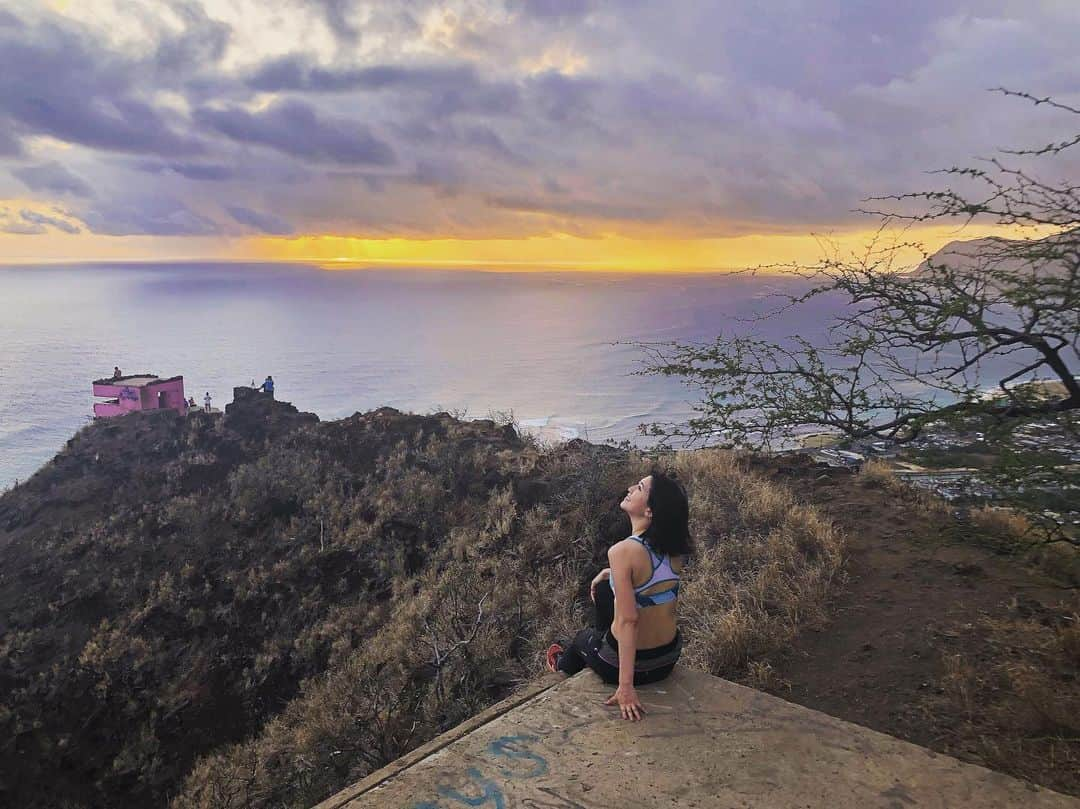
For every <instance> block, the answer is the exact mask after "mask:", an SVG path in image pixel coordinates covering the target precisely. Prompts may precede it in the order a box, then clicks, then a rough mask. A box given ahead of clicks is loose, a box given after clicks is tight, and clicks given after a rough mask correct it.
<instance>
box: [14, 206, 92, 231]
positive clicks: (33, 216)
mask: <svg viewBox="0 0 1080 809" xmlns="http://www.w3.org/2000/svg"><path fill="white" fill-rule="evenodd" d="M20 216H22V218H23V221H24V222H29V223H30V224H31V225H41V226H44V225H49V226H50V227H54V228H56V229H57V230H59V231H61V232H63V233H68V234H71V235H74V234H76V233H82V229H81V228H80V227H78V226H77V225H73V224H71V222H67V221H65V220H63V219H58V218H57V217H55V216H46V215H45V214H41V213H38V212H37V211H27V210H24V211H20Z"/></svg>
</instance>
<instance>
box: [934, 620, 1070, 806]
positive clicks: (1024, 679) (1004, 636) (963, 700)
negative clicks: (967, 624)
mask: <svg viewBox="0 0 1080 809" xmlns="http://www.w3.org/2000/svg"><path fill="white" fill-rule="evenodd" d="M1015 608H1016V605H1014V609H1015ZM972 631H973V632H975V633H977V635H978V636H979V637H980V638H981V639H982V640H983V641H984V643H985V648H986V650H987V651H986V652H985V653H981V654H980V655H979V657H978V659H969V658H966V657H964V656H963V655H959V654H951V655H946V656H945V658H944V659H943V672H942V677H941V685H942V686H943V688H944V692H945V695H946V696H947V697H948V698H949V699H950V700H952V701H953V702H954V703H955V704H956V705H957V706H959V707H960V708H962V710H963V714H964V716H965V717H966V726H965V727H963V728H959V729H957V740H958V743H959V744H960V745H961V749H967V745H970V744H973V745H974V749H975V751H976V752H977V753H978V754H979V756H981V758H982V759H983V760H984V761H985V762H986V763H987V764H988V765H990V766H992V767H993V768H994V769H999V770H1002V771H1004V772H1008V773H1012V774H1014V775H1017V776H1020V777H1025V778H1031V779H1033V780H1036V781H1037V782H1038V783H1041V784H1044V785H1046V786H1049V787H1051V788H1057V789H1061V790H1064V791H1071V790H1070V779H1071V778H1073V773H1075V772H1076V770H1077V767H1078V766H1080V685H1078V683H1077V679H1076V672H1077V667H1078V664H1080V616H1077V615H1068V614H1065V613H1061V612H1058V611H1056V610H1050V609H1044V610H1043V611H1042V612H1041V613H1040V615H1038V616H1028V617H1025V616H1024V615H1021V614H1019V611H1018V613H1017V614H1016V615H1014V616H1013V617H1010V618H1006V619H989V618H987V619H984V620H983V621H982V622H980V623H979V624H977V625H976V626H974V627H973V628H972ZM972 740H973V741H972Z"/></svg>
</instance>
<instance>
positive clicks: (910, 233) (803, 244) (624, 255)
mask: <svg viewBox="0 0 1080 809" xmlns="http://www.w3.org/2000/svg"><path fill="white" fill-rule="evenodd" d="M1042 235H1047V234H1045V233H1034V232H1033V231H1032V230H1031V229H1026V230H1023V231H1021V230H1020V229H1018V228H1015V227H1011V228H1010V227H1003V226H984V227H978V226H975V225H968V226H966V227H963V228H959V227H956V226H933V227H923V228H920V229H918V230H915V229H910V230H906V231H901V230H899V229H897V230H894V231H886V232H878V231H876V230H861V231H848V232H844V233H830V234H824V235H814V234H799V235H795V234H754V235H747V236H733V237H728V238H716V239H686V238H676V239H636V238H630V237H627V236H622V235H616V234H608V235H604V236H601V237H598V238H592V239H590V238H582V237H579V236H569V235H565V234H556V235H551V236H539V237H531V238H522V239H408V238H384V239H370V238H359V237H349V236H318V235H312V236H300V237H291V238H278V237H267V238H261V239H254V240H252V241H251V242H249V243H248V246H247V249H246V250H245V251H244V253H245V254H246V255H247V256H248V257H250V258H253V259H257V260H264V261H304V262H311V263H316V264H321V265H323V266H324V267H325V268H326V269H330V270H347V269H364V268H370V267H380V266H407V267H411V268H450V267H453V268H468V269H476V270H491V271H500V272H508V271H509V272H528V271H543V270H578V271H594V272H647V273H659V272H725V271H728V272H730V271H733V270H738V269H742V268H746V267H754V266H761V265H766V264H777V265H784V264H795V263H798V264H813V263H815V262H817V261H819V260H821V259H822V257H823V256H824V255H825V253H826V252H827V251H828V252H832V251H836V250H838V251H839V252H840V254H841V255H849V254H852V253H860V254H861V253H863V252H864V251H865V250H866V249H867V247H868V246H869V245H870V244H872V243H873V241H874V239H875V238H876V239H877V246H878V248H883V247H885V246H887V245H889V244H894V243H896V244H899V243H905V242H916V243H919V244H921V245H922V246H923V247H924V249H925V250H927V251H928V252H933V251H935V250H938V249H940V248H941V247H943V246H944V245H945V244H947V243H949V242H951V241H956V240H970V239H977V238H982V237H985V236H1001V237H1005V238H1032V237H1033V236H1042ZM922 259H923V255H922V253H921V252H920V251H918V250H917V249H914V248H900V249H899V250H897V252H896V255H895V256H894V257H893V261H894V264H895V265H896V268H897V269H900V268H902V267H914V266H915V265H917V264H918V263H919V262H921V261H922ZM777 269H778V271H782V267H778V268H777Z"/></svg>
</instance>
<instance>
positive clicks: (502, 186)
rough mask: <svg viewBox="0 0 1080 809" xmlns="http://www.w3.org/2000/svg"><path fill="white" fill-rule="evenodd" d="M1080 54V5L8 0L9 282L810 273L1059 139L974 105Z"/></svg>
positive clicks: (5, 237)
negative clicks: (775, 265) (828, 251)
mask: <svg viewBox="0 0 1080 809" xmlns="http://www.w3.org/2000/svg"><path fill="white" fill-rule="evenodd" d="M1077 42H1080V3H1077V2H1074V1H1073V0H1044V1H1043V2H1039V0H1024V1H1023V2H1011V1H1010V2H1005V1H1002V2H993V1H992V0H986V1H984V2H956V0H905V2H895V0H889V1H888V2H885V1H884V0H865V1H863V2H852V0H803V1H802V2H799V0H785V1H784V2H779V1H778V2H763V0H731V2H679V0H674V2H649V1H648V0H623V2H603V0H462V1H460V2H424V1H422V0H401V2H396V1H395V0H380V1H379V2H361V1H360V0H204V1H203V2H195V1H194V0H193V1H192V2H185V1H184V0H178V1H177V2H170V3H165V2H160V0H158V1H156V2H141V1H140V0H71V1H70V2H66V1H65V0H49V1H47V0H30V1H29V2H23V0H15V2H14V3H12V2H10V0H9V2H5V3H4V4H3V5H2V6H0V262H22V261H40V260H57V259H67V260H71V259H87V260H94V259H106V258H108V259H170V258H222V259H258V260H267V259H283V260H316V261H320V262H327V263H329V264H331V265H337V266H342V267H348V266H353V265H355V264H364V263H389V264H392V265H394V264H400V265H416V264H421V265H425V266H428V265H430V266H445V265H451V266H454V265H466V266H472V265H485V266H494V267H515V266H522V267H530V266H553V267H567V268H582V269H589V268H598V269H617V268H622V269H642V270H663V269H669V268H672V269H718V268H726V267H737V266H745V265H747V264H754V263H759V262H767V261H792V260H795V261H798V260H812V259H813V258H814V257H815V256H816V255H817V254H818V253H819V250H820V248H819V243H818V241H817V237H816V236H814V235H812V234H818V235H820V234H826V235H829V236H830V237H832V238H834V239H836V240H837V242H838V243H840V244H841V245H856V244H858V243H860V242H861V241H862V240H863V239H865V238H866V236H867V234H868V233H870V232H872V230H873V228H874V227H875V226H876V221H875V220H874V219H873V218H868V217H867V216H865V215H860V214H857V213H853V212H852V209H854V208H857V207H859V204H860V202H859V201H860V200H861V199H863V198H865V197H867V196H871V195H877V194H888V193H899V192H904V191H912V190H928V189H929V188H932V187H935V186H934V185H933V183H935V182H940V181H939V180H937V179H936V178H933V177H932V176H930V175H927V174H926V173H925V172H926V171H927V170H930V169H935V168H941V167H945V166H949V165H954V164H965V165H968V164H971V162H972V160H973V158H975V157H978V156H982V157H987V156H991V155H993V154H994V153H995V150H997V149H1000V148H1009V147H1013V148H1016V147H1025V146H1032V145H1042V144H1044V143H1046V142H1049V141H1051V140H1059V139H1062V138H1064V137H1068V136H1070V135H1072V134H1075V132H1076V131H1077V122H1076V120H1075V117H1076V116H1069V115H1068V114H1066V113H1062V112H1060V111H1054V110H1050V109H1048V108H1046V107H1042V108H1038V109H1036V108H1034V107H1033V106H1032V105H1031V104H1030V103H1028V102H1025V101H1023V100H1020V99H1016V98H1007V97H1004V96H1003V95H1000V94H997V93H991V92H988V88H992V87H997V86H1001V85H1004V86H1006V87H1009V88H1011V89H1015V90H1023V91H1027V92H1030V93H1033V94H1035V95H1039V96H1046V95H1049V96H1053V97H1054V98H1055V99H1057V100H1060V101H1062V102H1065V103H1072V104H1074V105H1076V104H1078V103H1080V48H1077V46H1076V43H1077ZM1072 159H1075V158H1072ZM985 232H986V231H985V230H984V229H979V228H976V229H969V230H967V231H962V232H958V231H956V230H955V229H953V228H940V227H939V228H936V229H934V230H930V231H925V232H921V233H918V234H916V235H917V236H919V237H920V238H923V239H925V241H926V242H927V244H928V246H929V247H930V248H931V249H933V248H935V247H936V246H940V244H942V243H944V242H945V241H949V240H951V239H953V238H974V237H976V236H979V235H983V234H984V233H985Z"/></svg>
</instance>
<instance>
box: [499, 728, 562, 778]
mask: <svg viewBox="0 0 1080 809" xmlns="http://www.w3.org/2000/svg"><path fill="white" fill-rule="evenodd" d="M538 741H540V737H539V736H530V735H528V734H522V735H520V736H501V737H500V738H498V739H496V740H495V741H493V742H492V743H491V744H489V745H488V753H490V754H491V755H492V756H505V757H506V758H509V759H517V760H522V761H531V762H533V768H532V770H530V771H529V772H525V773H515V772H514V771H513V770H511V769H509V768H507V767H500V768H499V771H500V772H501V773H502V774H503V775H505V776H506V777H507V778H539V777H540V776H541V775H546V774H547V771H548V763H547V759H545V758H544V757H543V756H541V755H539V754H538V753H533V752H532V751H531V750H528V749H523V745H522V743H523V742H538Z"/></svg>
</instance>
